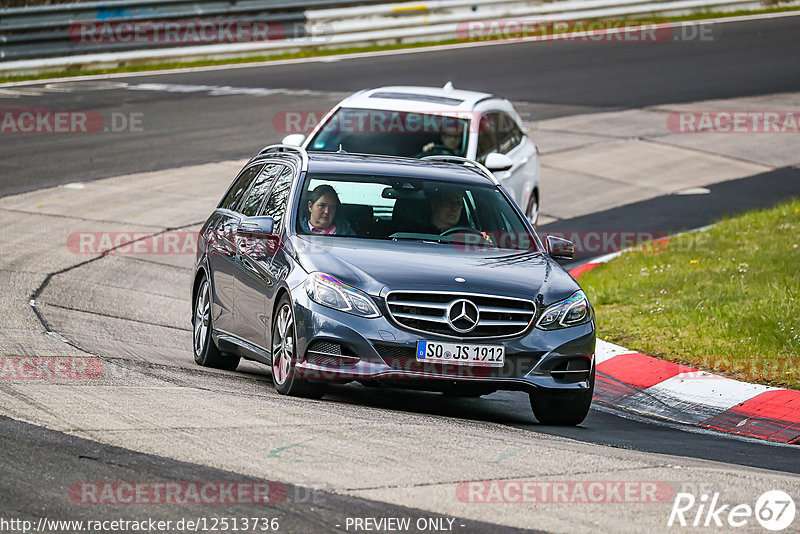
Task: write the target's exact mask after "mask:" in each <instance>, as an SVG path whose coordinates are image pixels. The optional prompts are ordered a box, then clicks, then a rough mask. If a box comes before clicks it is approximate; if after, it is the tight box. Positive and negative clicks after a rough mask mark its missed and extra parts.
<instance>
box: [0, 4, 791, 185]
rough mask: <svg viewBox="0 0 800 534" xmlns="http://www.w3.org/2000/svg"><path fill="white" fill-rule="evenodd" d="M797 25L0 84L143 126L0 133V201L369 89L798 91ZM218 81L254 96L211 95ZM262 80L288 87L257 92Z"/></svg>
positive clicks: (560, 106) (529, 110) (575, 93)
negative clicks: (663, 38)
mask: <svg viewBox="0 0 800 534" xmlns="http://www.w3.org/2000/svg"><path fill="white" fill-rule="evenodd" d="M798 20H799V19H798V17H796V16H792V17H785V18H778V19H770V20H760V21H749V22H734V23H726V24H720V25H715V26H714V27H713V31H712V32H711V35H712V37H713V39H712V40H710V41H709V40H688V41H668V42H656V43H641V42H628V43H611V42H588V43H581V42H564V41H555V42H544V43H512V44H503V45H493V46H487V47H471V48H462V49H456V50H447V51H435V52H424V53H413V54H395V55H384V56H381V57H375V58H359V59H345V60H341V61H336V62H328V61H304V62H297V63H294V64H289V65H275V66H265V67H253V68H237V69H228V70H213V71H202V72H193V73H180V74H161V75H154V76H131V77H124V78H117V79H115V80H114V82H121V83H125V84H128V86H129V87H130V86H140V85H142V84H150V87H151V89H149V90H131V89H130V88H128V89H105V90H95V89H96V88H97V87H98V84H96V83H84V84H81V83H73V82H68V83H61V84H56V85H54V86H51V87H46V84H41V85H34V86H26V87H25V88H24V89H25V91H24V92H25V93H26V94H28V96H20V95H17V96H13V95H12V96H9V94H8V93H6V94H3V92H2V91H0V111H14V110H17V111H19V110H24V109H29V108H31V107H33V108H37V109H46V110H53V111H64V110H69V111H94V112H97V113H99V114H100V115H102V116H103V118H104V121H105V123H104V124H105V127H106V128H109V129H111V130H113V129H114V126H115V124H113V123H112V121H113V120H114V119H112V114H122V115H121V116H123V117H125V120H126V121H130V120H136V121H141V122H140V123H137V124H140V126H141V127H140V128H138V130H137V131H130V129H126V128H122V130H123V131H120V132H116V133H115V132H113V131H109V132H104V131H102V130H100V131H98V132H97V133H91V134H65V135H57V134H48V135H34V134H2V143H0V196H3V195H8V194H12V193H17V192H22V191H29V190H34V189H38V188H41V187H46V186H52V185H56V184H63V183H69V182H74V181H85V180H91V179H96V178H101V177H106V176H113V175H119V174H126V173H131V172H139V171H147V170H157V169H165V168H172V167H178V166H183V165H188V164H192V163H207V162H210V161H219V160H227V159H236V158H244V157H249V156H250V155H252V154H253V153H254V152H255V151H256V150H257V149H259V148H261V147H263V146H265V145H267V144H269V143H273V142H276V141H279V140H280V139H281V138H282V137H283V135H284V132H280V131H276V129H275V128H274V127H273V121H274V119H275V117H276V116H278V114H279V113H280V112H282V111H296V110H306V111H318V112H324V111H325V110H327V109H329V108H330V106H331V105H332V104H333V103H335V102H336V101H338V100H339V99H340V98H341V97H342V96H343V95H344V94H345V93H350V92H352V91H356V90H358V89H362V88H364V87H375V86H380V85H394V84H398V85H434V86H440V85H442V84H444V83H445V82H446V81H448V80H450V81H453V83H454V84H455V86H456V87H458V88H464V89H477V90H482V91H490V92H495V93H498V94H502V95H504V96H506V97H508V98H509V99H511V100H512V101H514V102H515V105H517V107H518V109H519V111H520V112H521V114H523V116H524V117H525V118H526V119H528V120H539V119H547V118H552V117H557V116H562V115H569V114H575V113H587V112H591V111H601V110H612V109H629V108H639V107H643V106H657V105H659V104H666V103H678V102H692V101H699V100H709V99H715V98H731V97H738V96H749V95H761V94H770V93H780V92H787V91H797V90H798V89H800V54H797V50H796V47H793V46H791V45H790V43H797V42H798V41H800V24H798ZM153 84H167V85H168V86H170V87H168V88H167V87H162V89H160V90H159V89H154V88H153ZM176 86H183V87H176ZM105 87H109V86H108V85H105ZM219 87H232V88H239V89H245V90H246V91H238V92H237V90H235V89H234V90H227V91H225V92H224V95H221V96H215V97H214V98H208V95H209V94H214V88H219ZM264 88H272V89H283V90H284V91H279V92H277V93H270V92H266V91H265V92H264V94H263V95H262V96H257V95H253V93H252V90H253V89H256V90H258V89H264ZM170 91H173V92H170ZM308 91H311V92H310V93H309V92H308ZM242 93H247V94H242ZM132 114H133V115H132ZM117 116H120V115H117ZM119 124H122V123H121V122H120V121H118V122H117V125H119Z"/></svg>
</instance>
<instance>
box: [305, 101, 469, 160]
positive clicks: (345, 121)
mask: <svg viewBox="0 0 800 534" xmlns="http://www.w3.org/2000/svg"><path fill="white" fill-rule="evenodd" d="M469 123H470V121H469V118H457V117H452V116H446V115H444V114H441V113H439V114H437V113H416V112H407V111H388V110H376V109H352V108H340V109H339V110H337V111H336V113H334V114H333V115H332V116H331V117H330V119H328V122H326V123H325V125H324V126H323V127H322V129H321V130H320V131H319V132H318V133H317V135H315V136H314V138H313V139H312V140H311V142H310V143H309V144H308V149H309V150H316V151H320V152H336V151H338V150H339V148H340V147H341V148H342V150H344V151H345V152H351V153H357V154H386V155H390V156H404V157H409V158H422V157H424V156H442V155H445V156H462V157H463V156H464V155H465V154H466V152H467V142H468V140H469Z"/></svg>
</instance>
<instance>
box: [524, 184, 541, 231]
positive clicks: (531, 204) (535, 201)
mask: <svg viewBox="0 0 800 534" xmlns="http://www.w3.org/2000/svg"><path fill="white" fill-rule="evenodd" d="M525 216H526V217H527V218H528V220H529V221H530V222H531V226H533V227H536V222H537V221H538V220H539V193H537V192H536V191H533V192H532V193H531V198H530V200H528V209H526V210H525Z"/></svg>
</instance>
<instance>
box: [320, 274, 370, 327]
mask: <svg viewBox="0 0 800 534" xmlns="http://www.w3.org/2000/svg"><path fill="white" fill-rule="evenodd" d="M306 293H308V297H309V298H310V299H311V300H313V301H314V302H316V303H317V304H322V305H323V306H327V307H329V308H333V309H334V310H339V311H343V312H347V313H352V314H353V315H358V316H360V317H370V318H372V317H380V315H381V314H380V312H379V311H378V308H377V307H376V306H375V303H374V302H372V299H371V298H370V296H369V295H367V294H366V293H364V292H363V291H360V290H358V289H356V288H354V287H352V286H348V285H347V284H345V283H344V282H341V281H339V280H337V279H336V278H334V277H333V276H331V275H329V274H325V273H313V274H311V275H310V276H309V277H308V279H307V280H306Z"/></svg>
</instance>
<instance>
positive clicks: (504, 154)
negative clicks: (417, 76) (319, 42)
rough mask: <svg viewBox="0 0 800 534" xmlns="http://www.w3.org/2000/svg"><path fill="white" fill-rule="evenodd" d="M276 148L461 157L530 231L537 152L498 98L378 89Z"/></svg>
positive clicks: (535, 205)
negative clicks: (482, 171) (488, 178)
mask: <svg viewBox="0 0 800 534" xmlns="http://www.w3.org/2000/svg"><path fill="white" fill-rule="evenodd" d="M283 143H284V144H288V145H298V146H302V147H303V148H305V149H306V150H310V151H321V152H337V151H340V150H342V151H345V152H351V153H360V154H386V155H393V156H406V157H417V158H421V157H424V156H432V155H439V156H442V155H445V156H447V155H449V156H459V157H465V158H468V159H471V160H474V161H477V162H479V163H482V164H483V165H485V166H486V167H487V168H488V169H489V170H490V171H492V172H493V173H494V175H495V176H496V177H497V178H498V180H499V181H500V183H501V184H502V185H503V187H504V188H505V189H506V190H507V191H508V192H509V194H510V195H511V196H512V197H513V198H514V200H515V201H516V202H517V204H519V206H520V207H521V208H522V209H523V211H524V212H525V214H526V216H527V217H528V220H530V221H531V223H532V224H536V220H537V218H538V215H539V151H538V149H537V147H536V145H535V144H534V143H533V141H531V139H530V138H529V137H528V136H527V134H526V133H525V130H524V128H523V126H522V120H521V119H520V116H519V114H518V113H517V112H516V111H515V110H514V107H513V106H512V105H511V102H509V101H508V100H506V99H505V98H502V97H499V96H495V95H491V94H487V93H478V92H474V91H461V90H457V89H454V88H453V86H452V84H451V83H447V84H446V85H445V86H444V87H443V88H437V87H380V88H378V89H368V90H363V91H359V92H357V93H354V94H353V95H351V96H349V97H347V98H345V99H344V100H342V101H341V102H339V104H337V105H336V106H335V107H334V108H333V109H332V110H331V111H330V112H328V113H327V115H325V117H324V118H323V119H322V120H321V121H320V122H319V124H317V126H316V128H314V130H313V131H312V132H311V134H310V135H309V136H308V137H306V136H305V135H303V134H292V135H288V136H286V137H285V138H284V139H283Z"/></svg>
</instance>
